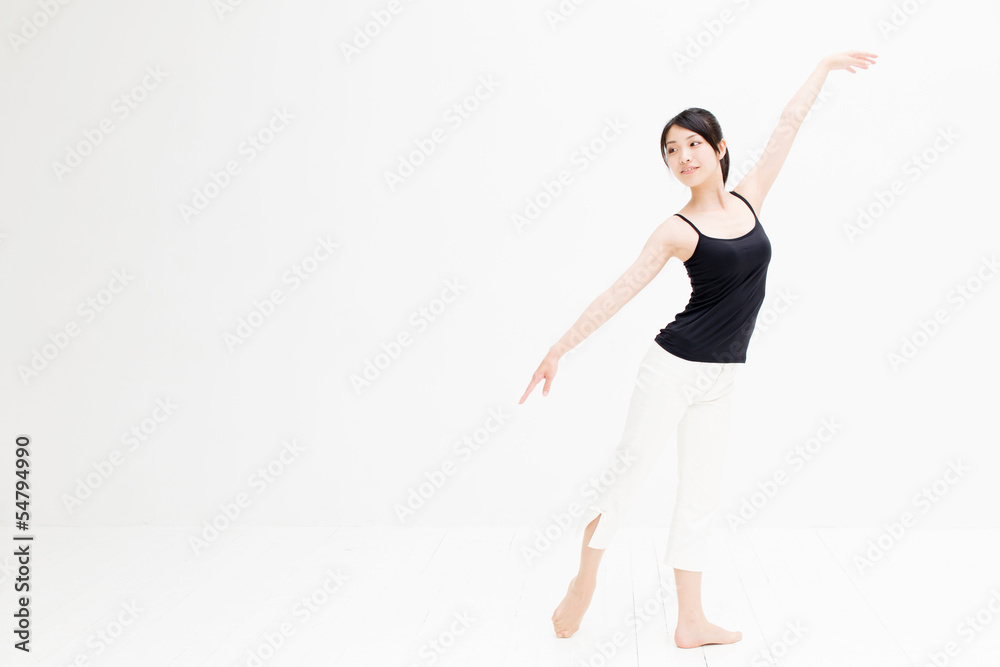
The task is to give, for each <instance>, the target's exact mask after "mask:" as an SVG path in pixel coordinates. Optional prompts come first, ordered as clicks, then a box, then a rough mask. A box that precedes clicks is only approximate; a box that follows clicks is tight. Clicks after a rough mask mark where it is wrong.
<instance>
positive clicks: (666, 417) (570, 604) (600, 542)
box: [552, 342, 697, 637]
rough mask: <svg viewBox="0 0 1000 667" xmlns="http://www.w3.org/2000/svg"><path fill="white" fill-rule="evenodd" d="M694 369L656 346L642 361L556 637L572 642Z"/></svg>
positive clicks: (680, 410) (682, 404)
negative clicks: (599, 571) (613, 542)
mask: <svg viewBox="0 0 1000 667" xmlns="http://www.w3.org/2000/svg"><path fill="white" fill-rule="evenodd" d="M696 370H697V364H696V363H695V362H690V361H686V360H684V359H679V358H677V357H675V356H673V355H671V354H669V353H667V352H666V351H665V350H664V349H663V348H661V347H660V346H659V345H658V344H657V343H655V342H654V343H653V344H652V345H651V346H650V348H649V350H648V351H647V353H646V356H645V357H644V358H643V361H642V364H641V365H640V367H639V371H638V373H637V374H636V379H635V386H634V388H633V390H632V398H631V401H630V402H629V407H628V414H627V415H626V418H625V428H624V431H623V433H622V438H621V440H620V441H619V444H618V446H617V447H616V449H615V452H614V463H613V464H611V465H609V466H608V471H609V474H613V475H614V478H613V480H612V481H611V483H610V484H609V487H608V489H607V492H606V493H605V495H604V496H603V497H601V498H599V499H597V500H595V501H594V502H593V503H592V504H591V505H590V507H589V512H588V514H587V515H586V516H584V517H583V520H584V521H589V522H588V523H587V524H586V528H585V529H584V534H583V546H582V547H581V553H580V568H579V571H578V572H577V574H576V576H575V577H574V578H573V579H572V580H571V581H570V584H569V589H568V590H567V591H566V597H565V598H563V601H562V602H560V603H559V606H558V607H556V610H555V612H554V613H553V614H552V625H553V627H554V628H555V631H556V636H557V637H571V636H573V634H574V633H575V632H576V631H577V630H578V629H579V627H580V622H581V621H582V620H583V615H584V613H586V611H587V608H588V607H589V606H590V601H591V598H592V597H593V595H594V589H595V588H596V586H597V569H598V566H599V565H600V563H601V557H602V556H603V555H604V549H605V548H607V546H608V545H609V543H610V542H611V539H612V537H613V536H614V535H615V534H616V533H617V532H618V529H619V527H620V525H621V520H622V518H623V517H624V516H625V514H626V513H627V511H628V510H629V508H630V507H631V505H632V502H633V500H634V498H635V495H636V494H637V493H638V491H639V489H640V487H641V486H642V484H643V482H644V481H645V479H646V477H647V475H648V474H649V471H650V470H651V469H652V468H653V465H654V464H655V463H656V461H657V459H658V458H659V457H660V454H662V453H663V449H664V446H665V445H666V443H667V442H668V441H669V439H670V436H671V435H672V434H673V432H674V429H675V428H676V427H677V424H678V422H679V421H680V419H681V417H682V416H683V414H684V410H685V409H686V408H687V406H688V405H689V403H690V399H689V398H688V397H687V395H686V394H685V392H684V387H685V386H687V385H688V384H690V382H691V381H692V379H693V378H694V375H693V373H694V372H695V371H696ZM595 534H596V536H595Z"/></svg>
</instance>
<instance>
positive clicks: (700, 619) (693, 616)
mask: <svg viewBox="0 0 1000 667" xmlns="http://www.w3.org/2000/svg"><path fill="white" fill-rule="evenodd" d="M706 623H708V617H707V616H705V613H704V612H686V613H683V614H678V616H677V624H678V625H705V624H706Z"/></svg>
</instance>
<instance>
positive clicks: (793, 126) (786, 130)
mask: <svg viewBox="0 0 1000 667" xmlns="http://www.w3.org/2000/svg"><path fill="white" fill-rule="evenodd" d="M877 57H878V56H876V55H875V54H874V53H868V52H866V51H844V52H843V53H835V54H833V55H829V56H826V57H825V58H823V59H822V60H821V61H820V62H819V64H818V65H816V69H814V70H813V71H812V74H810V75H809V78H808V79H806V82H805V83H804V84H802V87H801V88H799V90H798V92H796V93H795V95H794V96H793V97H792V99H791V100H790V101H789V102H788V104H787V105H785V108H784V109H783V110H782V112H781V118H780V119H779V120H778V126H777V127H776V128H775V129H774V132H772V133H771V138H770V139H769V140H768V142H767V146H765V147H764V154H763V155H761V156H760V159H759V160H757V163H756V164H755V165H754V166H753V168H752V169H750V171H749V172H747V174H746V176H744V177H743V178H742V179H741V180H740V182H739V185H737V186H736V188H734V189H735V190H737V191H738V192H739V193H740V194H741V195H743V196H744V197H746V198H747V200H748V201H749V202H750V203H751V204H752V205H753V207H754V210H756V211H758V212H759V211H760V209H761V206H763V204H764V198H765V197H766V196H767V193H768V192H769V191H770V189H771V186H772V185H774V181H775V179H777V178H778V172H779V171H781V167H782V165H783V164H785V158H786V157H788V152H789V151H790V150H791V149H792V141H793V140H794V139H795V135H796V134H797V133H798V131H799V127H800V126H801V125H802V121H803V120H804V119H805V117H806V114H808V113H809V109H811V108H812V105H813V102H815V101H816V97H817V96H818V95H819V91H820V90H822V89H823V83H824V82H825V81H826V75H827V74H829V73H830V72H831V71H832V70H835V69H846V70H847V71H848V72H850V73H851V74H854V73H855V71H854V69H853V68H855V67H858V68H860V69H868V66H869V65H870V64H871V65H874V64H875V58H877Z"/></svg>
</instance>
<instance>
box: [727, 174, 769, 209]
mask: <svg viewBox="0 0 1000 667" xmlns="http://www.w3.org/2000/svg"><path fill="white" fill-rule="evenodd" d="M731 192H735V193H736V194H738V195H739V196H741V197H743V198H744V199H746V200H747V202H748V203H749V204H750V206H751V207H753V210H754V213H756V214H757V217H760V209H761V208H762V207H763V206H764V198H763V197H762V196H761V195H760V193H759V192H758V191H757V189H756V188H754V187H753V183H749V182H746V179H744V180H743V181H740V184H739V185H737V186H736V187H735V188H733V189H732V190H731Z"/></svg>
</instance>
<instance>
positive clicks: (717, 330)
mask: <svg viewBox="0 0 1000 667" xmlns="http://www.w3.org/2000/svg"><path fill="white" fill-rule="evenodd" d="M730 194H733V195H736V196H737V197H739V198H740V199H742V200H743V202H744V203H745V204H746V205H747V206H749V207H750V211H751V212H752V213H753V219H754V226H753V229H752V230H750V231H749V232H747V233H746V234H744V235H743V236H739V237H737V238H734V239H717V238H713V237H711V236H705V235H704V234H702V233H701V231H699V229H698V228H697V227H695V226H694V224H693V223H692V222H691V221H690V220H688V219H687V218H685V217H684V216H683V215H681V214H680V213H678V214H677V215H678V216H679V217H680V218H682V219H683V220H684V221H685V222H686V223H688V224H689V225H691V226H692V227H694V230H695V231H696V232H698V244H697V245H696V246H695V248H694V254H692V255H691V257H690V258H688V260H687V261H686V262H684V268H685V269H687V273H688V277H689V278H690V279H691V298H690V300H689V301H688V303H687V306H685V307H684V310H683V311H682V312H680V313H677V315H676V316H675V317H674V319H673V321H671V322H670V323H669V324H667V326H666V327H664V328H662V329H660V333H659V334H657V335H656V338H655V340H656V342H657V343H659V345H660V347H662V348H663V349H664V350H666V351H667V352H670V353H671V354H673V355H676V356H678V357H680V358H682V359H687V360H688V361H707V362H712V363H745V362H746V359H747V345H748V343H749V342H750V334H752V333H753V329H754V324H755V323H756V321H757V312H758V311H759V310H760V305H761V303H763V301H764V283H765V281H766V278H767V265H768V264H769V263H770V261H771V242H770V240H769V239H768V238H767V235H766V234H765V233H764V228H763V227H762V226H761V224H760V220H759V219H757V212H756V211H754V210H753V206H750V202H748V201H747V200H746V199H745V198H744V197H743V196H741V195H739V194H737V193H736V192H733V191H730Z"/></svg>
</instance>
